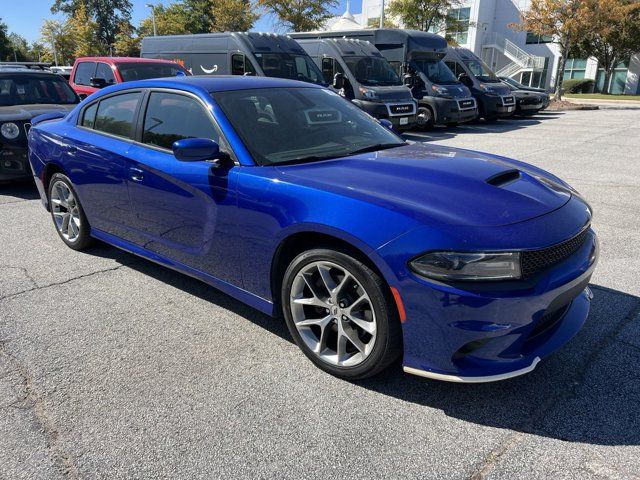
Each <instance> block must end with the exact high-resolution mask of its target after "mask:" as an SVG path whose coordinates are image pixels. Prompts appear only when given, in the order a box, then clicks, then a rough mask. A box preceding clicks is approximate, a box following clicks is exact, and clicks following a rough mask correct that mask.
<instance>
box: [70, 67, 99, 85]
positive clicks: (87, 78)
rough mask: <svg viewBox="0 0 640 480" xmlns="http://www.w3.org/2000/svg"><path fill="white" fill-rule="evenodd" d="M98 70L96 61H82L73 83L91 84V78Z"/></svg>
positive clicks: (77, 68)
mask: <svg viewBox="0 0 640 480" xmlns="http://www.w3.org/2000/svg"><path fill="white" fill-rule="evenodd" d="M95 71H96V62H80V63H79V64H78V66H77V67H76V73H75V75H74V77H73V83H75V84H76V85H87V86H88V85H90V84H91V78H92V77H94V72H95Z"/></svg>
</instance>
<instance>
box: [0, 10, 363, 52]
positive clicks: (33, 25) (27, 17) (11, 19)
mask: <svg viewBox="0 0 640 480" xmlns="http://www.w3.org/2000/svg"><path fill="white" fill-rule="evenodd" d="M17 3H18V2H16V0H0V18H2V21H3V22H4V23H6V24H7V26H8V27H9V32H15V33H18V34H20V35H22V36H23V37H25V38H26V39H27V40H29V41H30V42H32V41H34V40H37V39H38V36H39V31H40V25H42V22H43V21H44V20H46V19H48V18H61V17H60V16H55V15H52V14H51V10H50V9H51V4H52V3H53V0H26V1H24V3H22V4H21V6H20V7H16V4H17ZM132 3H133V11H132V20H133V24H134V25H138V23H139V22H140V20H141V19H143V18H144V17H146V16H147V15H149V8H147V7H145V5H146V4H147V3H164V4H168V3H171V1H170V0H161V1H158V0H152V1H151V2H150V1H149V0H132ZM345 5H346V0H341V1H340V5H339V6H338V7H337V8H336V13H339V14H342V13H343V12H344V9H345ZM361 8H362V0H352V1H351V12H354V13H355V12H360V10H361ZM26 9H28V13H27V12H25V10H26ZM254 30H258V31H261V32H270V31H273V30H274V20H273V18H270V17H268V16H265V17H262V18H261V19H260V20H258V22H257V23H256V25H255V27H254Z"/></svg>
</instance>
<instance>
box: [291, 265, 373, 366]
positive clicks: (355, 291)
mask: <svg viewBox="0 0 640 480" xmlns="http://www.w3.org/2000/svg"><path fill="white" fill-rule="evenodd" d="M290 307H291V314H292V317H293V322H294V324H295V327H296V329H297V331H298V333H299V334H300V337H301V338H302V340H303V341H304V343H305V345H306V346H307V347H308V348H309V349H310V350H311V351H312V352H313V353H314V354H315V355H316V356H317V357H318V358H319V359H321V360H322V361H324V362H327V363H329V364H331V365H335V366H339V367H352V366H356V365H359V364H361V363H362V362H364V361H365V360H366V359H367V357H368V356H369V354H370V353H371V351H372V350H373V346H374V344H375V341H376V331H377V323H376V315H375V311H374V309H373V306H372V303H371V300H370V298H369V295H368V294H367V292H366V291H365V289H364V287H363V286H362V284H361V283H360V282H359V281H358V280H357V279H356V278H355V276H354V275H353V274H352V273H351V272H349V271H348V270H347V269H346V268H344V267H342V266H340V265H338V264H336V263H333V262H329V261H319V262H313V263H310V264H308V265H305V266H304V267H303V268H302V269H301V270H300V271H299V272H298V274H297V275H296V276H295V278H294V280H293V284H292V287H291V299H290Z"/></svg>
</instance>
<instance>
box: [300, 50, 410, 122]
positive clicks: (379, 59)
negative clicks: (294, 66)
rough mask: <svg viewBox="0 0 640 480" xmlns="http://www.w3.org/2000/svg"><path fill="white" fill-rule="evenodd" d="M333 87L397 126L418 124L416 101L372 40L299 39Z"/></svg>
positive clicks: (366, 110) (379, 117) (358, 104)
mask: <svg viewBox="0 0 640 480" xmlns="http://www.w3.org/2000/svg"><path fill="white" fill-rule="evenodd" d="M298 43H299V44H300V46H301V47H302V48H303V49H304V50H305V51H306V52H307V53H308V54H309V56H310V57H311V58H312V59H313V61H314V62H316V65H318V67H320V69H321V70H322V76H323V77H324V80H325V82H327V83H328V84H329V85H330V87H331V88H332V89H333V90H334V91H336V92H337V93H339V94H340V95H342V96H343V97H345V98H347V99H349V100H351V101H352V102H353V103H354V104H356V105H357V106H358V107H360V108H361V109H363V110H364V111H365V112H367V113H369V114H370V115H371V116H373V117H375V118H378V119H383V118H385V119H387V120H389V121H390V122H391V123H392V124H393V127H394V129H395V130H397V131H402V130H410V129H412V128H413V127H414V126H415V124H416V112H417V110H418V109H417V104H416V102H415V100H414V99H413V96H412V95H411V90H409V88H407V87H406V86H405V85H404V84H403V83H402V79H401V78H400V75H398V74H397V73H396V71H395V70H394V69H393V67H392V66H391V65H390V64H389V62H388V61H387V60H386V59H385V58H384V57H383V56H382V54H381V53H380V51H379V50H378V49H377V48H376V47H375V46H374V45H373V44H371V43H369V42H367V41H361V40H357V39H346V38H337V39H333V38H327V39H323V38H316V39H306V40H305V39H299V40H298Z"/></svg>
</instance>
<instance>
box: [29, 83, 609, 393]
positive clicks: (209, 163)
mask: <svg viewBox="0 0 640 480" xmlns="http://www.w3.org/2000/svg"><path fill="white" fill-rule="evenodd" d="M29 147H30V157H29V159H30V162H31V166H32V168H33V172H34V177H35V180H36V184H37V186H38V190H39V192H40V195H41V197H42V201H43V203H44V205H45V207H46V208H47V209H48V210H49V211H50V212H51V216H52V219H53V223H54V225H55V228H56V229H57V232H58V234H59V235H60V237H61V239H62V241H63V242H64V243H66V244H67V245H68V246H69V247H71V248H73V249H76V250H82V249H85V248H87V247H89V246H90V244H91V243H92V241H93V240H94V239H98V240H101V241H103V242H106V243H109V244H111V245H114V246H116V247H118V248H121V249H124V250H126V251H129V252H132V253H134V254H136V255H140V256H142V257H144V258H147V259H149V260H151V261H154V262H157V263H159V264H162V265H166V266H167V267H170V268H173V269H175V270H178V271H179V272H182V273H185V274H187V275H191V276H193V277H196V278H198V279H200V280H202V281H204V282H207V283H208V284H210V285H212V286H214V287H216V288H218V289H220V290H222V291H224V292H226V293H228V294H229V295H231V296H233V297H235V298H237V299H238V300H240V301H242V302H245V303H247V304H249V305H251V306H252V307H255V308H257V309H258V310H261V311H263V312H266V313H268V314H270V315H274V316H280V315H284V318H285V321H286V323H287V326H288V328H289V330H290V332H291V335H292V337H293V339H294V340H295V342H296V344H297V345H298V346H299V347H300V349H301V350H302V351H303V352H304V354H305V355H306V356H307V357H309V359H310V360H311V361H312V362H314V363H315V364H316V365H317V366H318V367H320V368H322V369H323V370H326V371H327V372H330V373H331V374H334V375H337V376H340V377H343V378H347V379H359V378H364V377H367V376H370V375H373V374H375V373H377V372H379V371H381V370H382V369H384V368H385V367H387V366H388V365H390V364H391V363H393V362H394V361H396V360H397V359H398V358H399V357H402V362H403V366H404V370H405V371H406V372H409V373H412V374H416V375H421V376H424V377H429V378H435V379H440V380H448V381H454V382H488V381H495V380H502V379H505V378H510V377H514V376H517V375H521V374H524V373H527V372H529V371H531V370H533V369H534V368H535V366H536V365H537V363H538V362H539V361H540V360H541V359H542V358H544V357H545V356H547V355H549V354H550V353H551V352H553V351H555V350H556V349H558V348H559V347H560V346H562V345H563V344H564V343H566V342H567V341H568V340H569V339H570V338H571V337H573V336H574V335H575V334H576V333H577V332H578V331H579V330H580V328H581V327H582V325H583V324H584V322H585V319H586V318H587V314H588V311H589V304H590V300H591V293H590V290H589V288H588V282H589V279H590V277H591V274H592V272H593V269H594V267H595V264H596V260H597V257H598V242H597V239H596V236H595V234H594V232H593V231H592V229H591V228H590V221H591V215H592V213H591V209H590V207H589V205H588V204H587V203H586V202H585V200H584V199H583V198H582V197H581V196H580V195H579V194H578V193H577V192H576V191H575V190H573V189H572V188H571V187H570V186H569V185H567V184H566V183H565V182H563V181H562V180H560V179H559V178H557V177H555V176H553V175H551V174H549V173H547V172H545V171H543V170H540V169H538V168H536V167H533V166H531V165H527V164H524V163H521V162H517V161H515V160H510V159H507V158H503V157H498V156H495V155H489V154H484V153H478V152H473V151H469V150H459V149H453V148H445V147H438V146H433V145H418V144H409V143H407V142H405V141H404V140H402V139H401V138H400V137H399V136H397V135H396V134H395V133H393V132H392V131H391V130H390V129H389V128H388V124H387V123H386V122H384V121H382V123H379V122H378V121H376V120H374V119H373V118H371V117H369V116H368V115H367V114H366V113H364V112H362V111H361V110H360V109H358V108H357V107H355V106H354V105H352V104H351V103H349V102H348V101H346V100H344V99H343V98H341V97H340V96H338V95H336V94H334V93H332V92H331V91H329V90H327V89H326V88H323V87H320V86H315V85H311V84H307V83H300V82H295V81H288V80H281V79H275V78H257V77H215V78H207V77H183V78H171V79H159V80H148V81H141V82H130V83H124V84H120V85H117V86H113V87H109V88H105V89H104V90H101V91H100V92H98V93H96V94H94V95H91V96H90V97H89V98H87V99H86V100H85V101H83V102H82V103H81V104H80V105H78V107H76V108H75V109H74V110H73V111H72V112H71V113H69V114H68V115H66V116H63V114H59V115H56V114H48V115H43V116H41V117H39V118H38V119H36V120H35V121H34V122H33V127H32V128H31V131H30V134H29Z"/></svg>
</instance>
